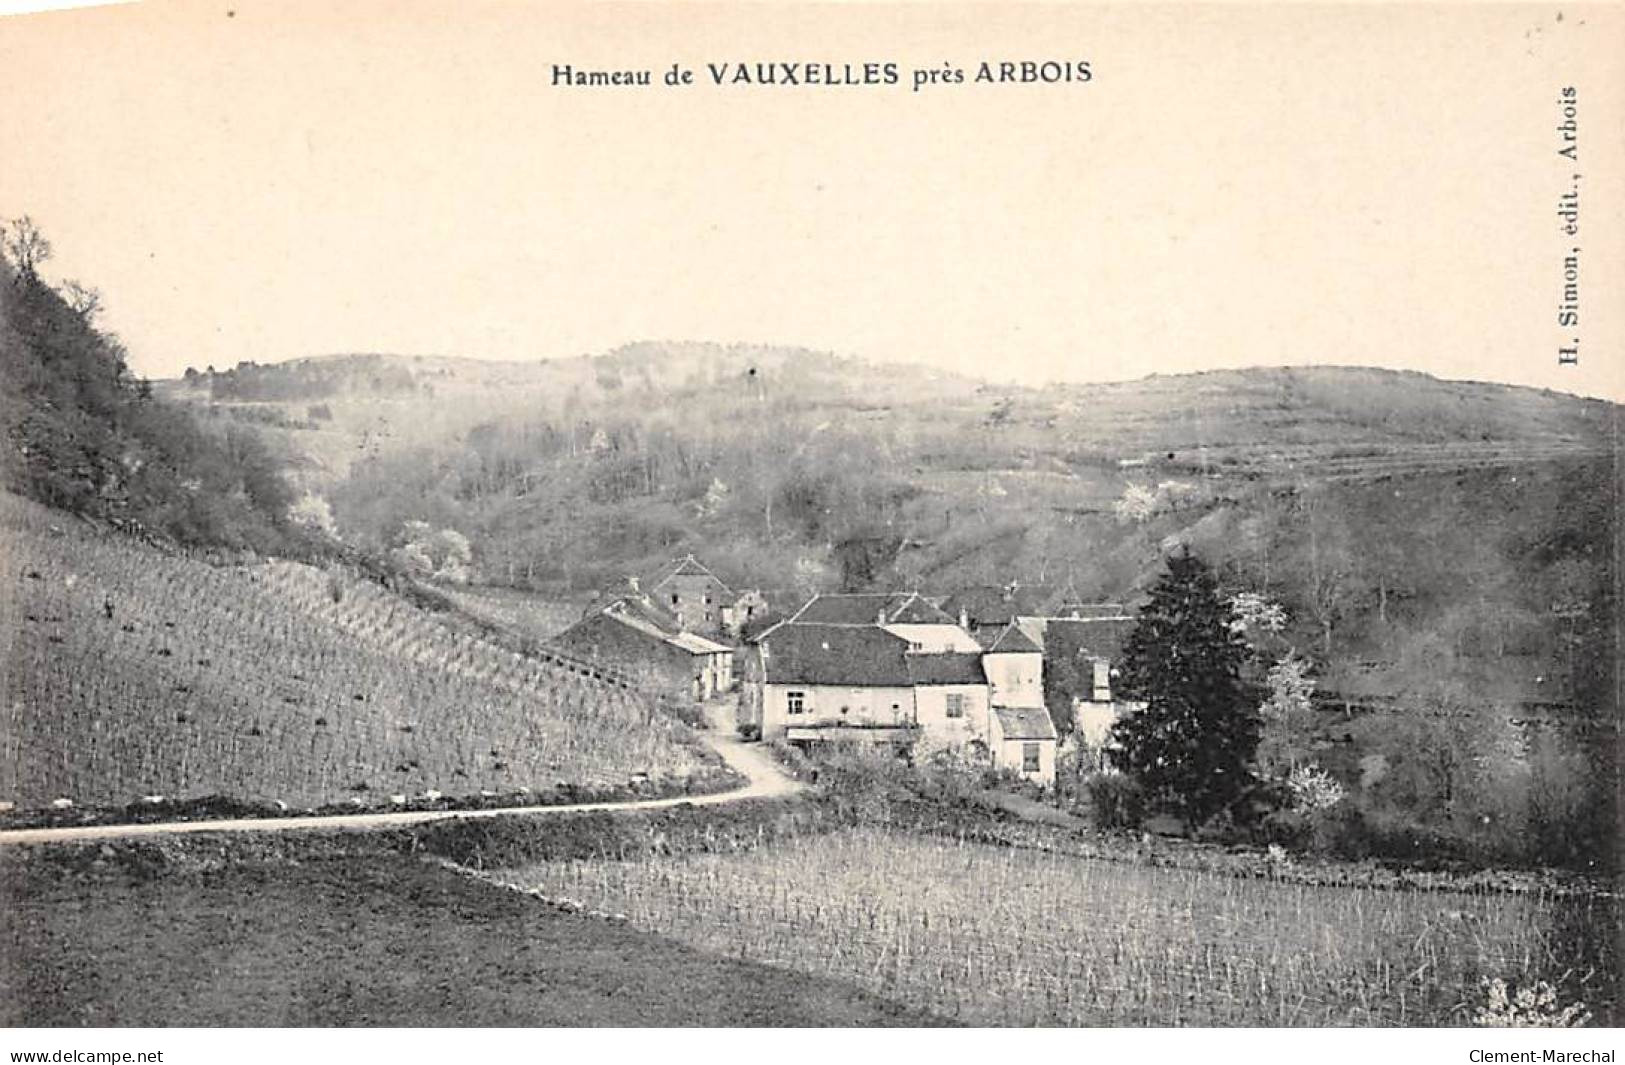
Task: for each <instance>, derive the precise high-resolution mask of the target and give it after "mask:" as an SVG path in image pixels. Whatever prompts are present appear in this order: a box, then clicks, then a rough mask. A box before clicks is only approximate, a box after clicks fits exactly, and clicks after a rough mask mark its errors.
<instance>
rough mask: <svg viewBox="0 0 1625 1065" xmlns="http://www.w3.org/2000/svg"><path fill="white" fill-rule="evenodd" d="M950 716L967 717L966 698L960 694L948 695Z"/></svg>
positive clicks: (952, 693) (951, 693)
mask: <svg viewBox="0 0 1625 1065" xmlns="http://www.w3.org/2000/svg"><path fill="white" fill-rule="evenodd" d="M948 716H949V717H964V716H965V696H964V695H963V694H961V693H960V692H950V693H949V694H948Z"/></svg>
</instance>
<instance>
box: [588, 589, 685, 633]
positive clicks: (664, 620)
mask: <svg viewBox="0 0 1625 1065" xmlns="http://www.w3.org/2000/svg"><path fill="white" fill-rule="evenodd" d="M597 611H598V613H600V614H608V615H610V616H611V617H613V618H616V619H617V620H625V619H627V618H631V619H633V620H635V621H636V622H638V623H640V624H641V625H643V626H646V627H649V628H653V629H655V630H656V631H657V632H659V633H660V635H662V636H675V635H677V633H679V632H681V631H682V630H683V625H682V622H680V621H678V620H677V617H676V616H675V615H673V614H669V613H667V612H666V611H664V610H662V609H660V608H659V607H657V606H655V605H654V602H653V601H652V600H651V599H650V598H649V597H648V596H646V595H635V594H628V595H622V596H619V597H617V598H615V599H611V600H610V601H609V602H607V603H604V604H602V605H601V606H599V607H598V608H597Z"/></svg>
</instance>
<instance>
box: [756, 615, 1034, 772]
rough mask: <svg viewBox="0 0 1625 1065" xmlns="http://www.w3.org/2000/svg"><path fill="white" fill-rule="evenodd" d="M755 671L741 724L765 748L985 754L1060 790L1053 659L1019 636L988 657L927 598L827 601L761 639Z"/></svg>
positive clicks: (1012, 633)
mask: <svg viewBox="0 0 1625 1065" xmlns="http://www.w3.org/2000/svg"><path fill="white" fill-rule="evenodd" d="M744 669H745V673H746V676H745V685H744V697H743V699H742V701H741V720H743V721H747V722H750V723H754V724H756V725H757V726H758V727H759V728H760V731H761V735H762V737H763V738H764V739H782V740H785V741H787V742H789V743H793V744H798V745H814V744H819V743H828V742H833V741H864V742H871V743H884V744H889V745H891V746H893V747H895V748H897V749H899V750H900V751H902V750H906V751H908V752H910V753H912V754H913V755H914V756H916V757H919V756H922V755H924V756H928V755H930V754H932V753H934V752H937V751H941V750H945V749H961V750H971V749H975V748H978V747H979V748H980V749H981V750H984V751H986V753H987V755H988V756H989V758H990V760H991V763H992V764H993V765H994V766H996V767H999V768H1003V769H1008V770H1009V771H1011V772H1013V773H1016V774H1017V775H1019V776H1022V777H1023V778H1025V779H1028V780H1032V781H1035V782H1037V783H1040V784H1044V785H1046V786H1048V785H1051V784H1053V783H1054V780H1055V750H1056V743H1057V739H1058V737H1057V735H1056V731H1055V726H1054V723H1053V722H1052V721H1050V717H1049V712H1048V711H1047V710H1046V709H1045V708H1044V700H1043V653H1042V650H1041V649H1040V648H1039V647H1038V646H1037V645H1035V644H1034V642H1033V641H1032V640H1031V639H1029V638H1027V637H1026V636H1025V635H1023V634H1022V633H1021V632H1020V631H1019V630H1017V629H1015V628H1014V627H1013V626H1011V627H1010V629H1009V632H1007V633H1005V634H1002V636H1001V637H1000V638H997V639H994V640H993V646H991V647H988V648H984V647H983V646H982V644H981V643H980V642H978V641H977V639H976V638H975V636H973V635H972V634H971V633H969V632H968V631H966V629H965V628H964V627H963V626H961V625H960V624H959V623H958V622H957V621H956V620H955V619H954V618H953V617H952V616H950V615H949V614H947V613H946V612H944V611H943V610H942V609H940V608H939V607H937V606H935V605H933V604H932V603H931V602H930V601H929V600H927V599H925V598H924V597H922V596H920V595H919V594H917V593H897V594H852V595H819V596H814V597H813V598H812V599H811V600H809V601H808V603H807V604H806V605H805V606H803V607H802V608H801V609H800V610H799V611H797V612H796V613H794V614H792V615H791V616H790V617H789V618H787V619H786V620H785V621H783V622H781V623H779V624H777V625H775V626H773V627H771V628H769V629H768V630H766V631H765V632H763V633H761V634H760V635H759V636H758V637H757V639H756V640H755V641H754V642H753V643H752V644H750V645H749V646H748V647H747V649H746V651H745V653H744Z"/></svg>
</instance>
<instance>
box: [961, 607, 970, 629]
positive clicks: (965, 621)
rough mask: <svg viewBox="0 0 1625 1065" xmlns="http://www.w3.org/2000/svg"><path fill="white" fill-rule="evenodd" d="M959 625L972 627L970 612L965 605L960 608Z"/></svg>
mask: <svg viewBox="0 0 1625 1065" xmlns="http://www.w3.org/2000/svg"><path fill="white" fill-rule="evenodd" d="M959 627H960V628H962V629H969V628H970V614H968V613H966V612H965V608H964V607H960V608H959Z"/></svg>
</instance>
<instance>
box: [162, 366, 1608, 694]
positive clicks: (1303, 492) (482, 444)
mask: <svg viewBox="0 0 1625 1065" xmlns="http://www.w3.org/2000/svg"><path fill="white" fill-rule="evenodd" d="M240 377H241V380H239V378H240ZM373 377H377V379H378V380H379V381H381V382H382V381H385V380H389V381H394V382H395V384H394V385H391V386H390V387H389V388H386V389H383V390H382V391H380V390H379V389H376V388H374V386H373V384H372V380H373ZM249 379H252V381H253V382H254V384H253V385H252V387H245V385H244V383H243V382H245V381H247V380H249ZM408 380H409V381H410V384H408V383H407V382H408ZM299 382H314V383H313V384H311V385H310V387H312V388H314V389H315V390H316V391H317V392H319V393H320V396H321V398H320V400H319V404H320V405H323V406H325V407H326V408H327V409H326V410H318V411H317V413H318V414H325V415H328V417H326V418H325V419H318V421H317V422H313V423H307V422H306V421H303V420H301V419H306V418H307V415H308V410H307V408H306V407H305V406H301V404H305V402H306V400H305V398H301V399H300V400H298V401H297V402H290V401H287V400H285V399H274V398H266V397H275V396H277V395H278V394H279V392H286V391H288V390H290V389H294V388H295V387H296V386H297V385H298V383H299ZM166 387H168V388H169V389H171V390H173V392H174V394H176V395H178V396H182V397H190V398H189V400H188V401H189V402H191V403H192V404H194V406H195V408H196V409H198V410H200V411H212V414H211V415H210V416H212V417H214V418H217V419H231V418H240V417H252V418H256V419H259V420H261V421H268V422H269V421H276V420H277V419H282V420H283V421H284V423H285V424H284V427H283V428H282V429H281V430H279V431H280V433H281V441H282V444H283V446H285V447H286V448H287V449H288V450H289V452H290V453H291V454H295V455H302V456H303V458H302V459H301V460H300V461H302V462H304V464H305V472H304V475H303V476H304V481H305V484H306V486H307V487H309V488H310V489H311V490H313V491H315V492H317V493H318V494H321V495H322V496H323V497H324V498H326V499H328V500H329V501H330V502H331V505H332V508H333V511H334V514H335V515H336V517H337V522H338V528H339V530H340V531H341V533H342V534H343V535H344V536H345V537H346V538H347V539H350V540H352V541H354V542H356V543H359V544H362V545H365V546H367V547H370V548H373V549H378V550H385V549H389V548H392V547H396V546H398V545H400V544H401V543H402V542H403V538H404V533H403V530H404V529H406V528H407V523H408V522H413V521H422V522H426V523H428V525H429V526H430V527H431V528H435V529H449V530H454V531H456V532H457V533H459V534H460V535H463V536H466V537H467V538H468V540H469V541H470V543H471V545H472V559H473V561H472V574H473V577H474V579H475V580H477V581H483V582H486V583H490V584H495V585H505V586H514V587H521V588H531V589H536V590H539V591H541V592H543V593H544V594H546V595H548V596H550V597H554V598H561V599H562V598H576V597H578V596H579V595H580V594H581V593H583V592H585V591H587V590H590V589H593V588H595V587H602V586H606V585H612V584H619V583H620V582H622V581H623V580H624V579H625V576H626V575H628V574H648V573H652V572H658V571H659V569H660V568H661V567H662V566H663V565H664V564H665V563H666V562H668V561H669V560H670V559H671V558H673V557H675V556H678V555H681V554H684V553H687V552H694V553H696V554H697V555H699V556H701V557H703V558H704V559H706V561H707V562H708V563H710V564H711V565H712V566H713V568H715V569H717V570H718V571H719V572H721V573H722V574H724V575H725V576H726V577H728V578H729V579H730V580H731V581H734V582H735V583H737V584H740V585H742V586H751V585H755V586H759V587H763V588H768V589H775V590H778V593H779V594H780V596H781V597H785V596H788V597H791V598H794V597H795V596H798V595H803V594H806V593H808V592H811V591H813V590H818V589H830V588H834V587H847V588H863V587H872V586H890V587H916V588H921V589H924V590H927V591H933V592H939V593H947V592H951V591H953V590H955V589H957V588H961V587H965V586H968V585H977V584H1000V585H1002V584H1005V583H1007V582H1009V581H1011V580H1019V581H1023V582H1029V583H1032V582H1042V583H1049V584H1055V585H1059V586H1062V587H1068V588H1069V589H1070V590H1071V592H1072V593H1073V596H1074V597H1075V598H1076V599H1078V600H1091V599H1093V600H1113V601H1121V600H1132V599H1133V598H1134V597H1135V596H1136V595H1137V594H1138V593H1139V591H1140V590H1141V589H1143V588H1144V587H1145V586H1146V584H1147V582H1148V581H1149V580H1151V579H1152V578H1153V577H1154V576H1155V574H1156V573H1157V572H1158V571H1159V570H1160V568H1161V565H1162V559H1163V558H1164V556H1165V555H1166V553H1167V551H1168V550H1170V549H1172V548H1174V547H1176V546H1177V545H1180V544H1185V545H1188V546H1190V547H1191V548H1192V549H1193V550H1196V551H1198V552H1199V553H1201V554H1203V555H1204V556H1205V557H1207V558H1208V559H1209V561H1211V562H1213V563H1214V564H1215V565H1216V566H1217V567H1218V568H1219V570H1220V572H1221V575H1222V577H1223V579H1224V581H1225V584H1226V587H1227V589H1228V590H1229V591H1240V590H1254V591H1258V592H1261V593H1263V594H1266V595H1268V596H1270V597H1271V598H1273V599H1276V600H1278V601H1280V602H1281V603H1282V604H1283V605H1284V606H1285V607H1286V608H1287V611H1288V614H1289V615H1290V617H1291V619H1292V621H1291V625H1290V626H1289V628H1288V630H1287V631H1286V632H1285V633H1284V634H1283V641H1284V643H1285V644H1287V645H1291V646H1295V647H1297V648H1298V649H1299V650H1300V651H1303V652H1307V653H1310V654H1312V655H1313V656H1314V658H1315V659H1316V660H1317V663H1316V664H1317V668H1318V672H1319V674H1320V675H1321V676H1322V678H1323V679H1328V680H1329V681H1331V682H1332V683H1333V684H1334V685H1335V686H1337V687H1340V688H1345V689H1347V690H1351V691H1355V690H1357V691H1359V692H1378V693H1381V692H1386V693H1389V694H1394V693H1397V692H1399V691H1400V690H1401V689H1402V688H1403V687H1404V686H1405V685H1407V684H1409V683H1411V681H1412V680H1414V679H1415V676H1414V675H1415V674H1417V673H1418V672H1427V671H1429V670H1433V671H1435V672H1437V671H1439V670H1440V669H1442V670H1443V671H1445V672H1447V673H1457V672H1459V673H1461V674H1462V675H1463V677H1464V681H1463V683H1465V684H1466V685H1467V687H1468V689H1469V690H1471V691H1473V692H1475V693H1477V695H1478V696H1480V697H1483V698H1495V699H1502V698H1506V699H1509V700H1511V701H1514V702H1519V701H1534V702H1545V703H1570V702H1574V701H1576V700H1578V701H1580V702H1582V703H1585V704H1587V705H1588V706H1589V707H1590V708H1592V709H1606V707H1607V706H1608V705H1611V702H1612V699H1613V696H1612V691H1613V685H1612V682H1611V679H1610V678H1611V677H1612V665H1611V663H1612V649H1611V644H1610V642H1609V641H1610V638H1611V637H1610V634H1611V632H1612V624H1613V622H1612V619H1613V617H1614V605H1613V597H1614V585H1615V579H1614V558H1613V544H1614V542H1615V530H1616V527H1617V526H1616V521H1617V509H1618V508H1617V500H1618V498H1619V491H1620V488H1619V484H1620V482H1619V462H1618V454H1617V450H1616V449H1617V447H1618V425H1619V420H1620V408H1618V407H1617V406H1615V405H1613V404H1609V403H1605V402H1602V401H1596V400H1585V399H1580V398H1576V397H1573V396H1567V395H1562V394H1558V393H1550V392H1541V391H1536V390H1531V389H1526V388H1515V387H1510V386H1502V385H1493V384H1478V383H1471V382H1450V381H1439V380H1436V379H1433V378H1430V377H1427V376H1425V375H1422V374H1415V373H1398V372H1393V371H1385V370H1374V369H1363V368H1352V367H1313V368H1267V369H1266V368H1261V369H1250V370H1226V371H1214V372H1210V373H1202V374H1192V375H1185V376H1177V377H1159V376H1152V377H1147V378H1144V379H1141V380H1138V381H1129V382H1121V383H1115V384H1100V385H1064V386H1063V385H1057V386H1052V387H1049V388H1043V389H1023V388H1015V387H1008V386H995V385H987V384H978V383H977V382H974V381H970V380H967V379H964V378H957V377H953V376H950V375H943V374H937V373H934V372H932V371H930V370H928V369H925V368H922V367H917V366H905V365H887V366H880V365H876V364H872V363H866V362H862V361H859V360H853V359H841V358H837V357H834V356H830V355H823V354H818V353H812V352H805V351H799V350H795V349H769V348H743V347H723V346H719V345H705V344H638V345H630V346H628V347H626V348H622V349H618V350H616V351H614V352H611V353H609V354H606V355H603V356H598V357H594V358H581V359H573V360H559V361H557V362H539V363H534V364H508V363H480V362H476V361H474V360H456V359H424V360H415V359H408V358H402V357H391V356H361V357H340V358H332V359H317V360H301V361H298V362H295V363H290V364H284V365H279V366H276V367H258V368H254V369H253V370H252V371H251V372H249V373H248V374H247V376H246V377H242V375H241V373H240V372H234V376H228V375H221V374H217V375H213V376H210V375H193V378H192V379H191V382H190V384H184V383H173V384H172V385H170V386H166ZM309 425H317V426H318V427H317V428H310V427H308V426H309ZM301 426H305V427H301ZM380 426H383V427H386V428H383V429H381V428H379V427H380ZM386 429H387V431H386ZM341 452H342V453H344V454H345V455H347V456H349V457H348V458H347V459H346V461H344V462H337V461H334V460H330V459H329V458H327V457H324V456H328V455H330V454H333V453H341ZM1435 645H1438V646H1441V647H1443V649H1444V654H1445V659H1444V660H1443V661H1442V665H1439V664H1437V663H1436V664H1435V666H1431V667H1427V666H1424V665H1423V664H1422V662H1421V658H1423V657H1426V656H1425V655H1421V654H1420V653H1419V652H1417V651H1415V650H1414V649H1415V648H1417V647H1421V646H1428V647H1435ZM1407 649H1410V650H1407ZM1433 653H1434V652H1432V651H1430V652H1429V654H1433ZM1407 654H1408V655H1409V656H1410V659H1412V661H1409V662H1407V661H1405V659H1406V656H1407ZM1435 657H1436V658H1437V655H1435ZM1407 673H1408V674H1412V675H1413V676H1411V677H1410V678H1409V679H1407V677H1406V676H1404V674H1407ZM1373 678H1375V679H1373Z"/></svg>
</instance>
